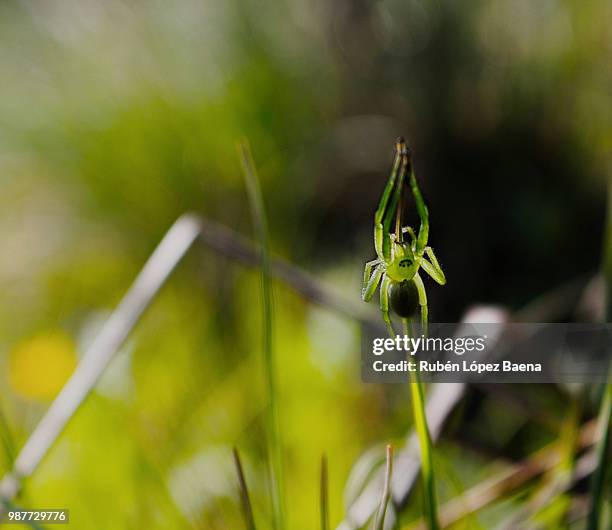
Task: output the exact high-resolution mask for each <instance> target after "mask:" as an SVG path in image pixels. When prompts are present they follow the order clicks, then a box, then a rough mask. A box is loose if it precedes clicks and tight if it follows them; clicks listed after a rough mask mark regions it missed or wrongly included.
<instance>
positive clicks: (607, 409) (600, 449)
mask: <svg viewBox="0 0 612 530" xmlns="http://www.w3.org/2000/svg"><path fill="white" fill-rule="evenodd" d="M611 416H612V384H607V385H606V387H605V394H604V398H603V400H602V403H601V409H600V413H599V432H600V433H601V438H600V440H599V442H598V444H597V468H596V470H595V473H594V474H593V477H592V479H591V511H590V513H589V521H588V525H587V529H588V530H601V528H602V527H601V518H602V512H603V507H604V503H605V502H606V501H605V497H606V495H605V485H606V474H607V472H608V468H609V465H610V459H609V458H608V451H609V448H610V418H611Z"/></svg>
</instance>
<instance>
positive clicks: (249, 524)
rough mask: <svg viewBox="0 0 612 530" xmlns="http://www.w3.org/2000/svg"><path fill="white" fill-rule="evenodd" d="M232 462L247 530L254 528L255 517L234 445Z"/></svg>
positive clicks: (253, 529)
mask: <svg viewBox="0 0 612 530" xmlns="http://www.w3.org/2000/svg"><path fill="white" fill-rule="evenodd" d="M233 454H234V464H235V465H236V473H237V474H238V485H239V486H240V502H241V504H242V515H243V517H244V524H245V526H246V528H247V530H256V527H255V517H254V516H253V507H252V505H251V499H250V497H249V489H248V487H247V483H246V478H245V477H244V470H243V469H242V462H241V461H240V455H239V454H238V449H236V448H235V447H234V451H233Z"/></svg>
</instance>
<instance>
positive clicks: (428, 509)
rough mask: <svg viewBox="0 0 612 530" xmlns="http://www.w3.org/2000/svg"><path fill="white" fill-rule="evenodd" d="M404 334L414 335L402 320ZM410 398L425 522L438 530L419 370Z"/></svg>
mask: <svg viewBox="0 0 612 530" xmlns="http://www.w3.org/2000/svg"><path fill="white" fill-rule="evenodd" d="M402 323H403V327H404V334H406V335H409V336H410V335H412V329H411V325H410V321H409V320H408V319H406V318H404V319H402ZM410 396H411V398H412V399H411V401H412V413H413V416H414V426H415V430H416V433H417V437H418V439H419V447H420V449H421V476H422V481H423V504H424V511H425V520H426V521H427V523H428V526H429V530H438V529H439V528H440V524H439V523H438V503H437V500H436V485H435V474H434V469H433V446H432V443H431V436H430V434H429V427H428V425H427V414H426V411H425V392H424V391H423V383H422V382H421V378H420V376H419V372H418V370H415V371H414V372H410Z"/></svg>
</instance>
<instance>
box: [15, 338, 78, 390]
mask: <svg viewBox="0 0 612 530" xmlns="http://www.w3.org/2000/svg"><path fill="white" fill-rule="evenodd" d="M75 366H76V348H75V344H74V342H73V341H72V339H71V338H70V337H69V336H68V335H66V334H64V333H60V332H53V333H47V334H45V335H39V336H36V337H33V338H30V339H27V340H24V341H22V342H20V343H18V344H17V345H16V346H15V347H14V348H13V350H12V351H11V354H10V357H9V381H10V384H11V386H12V388H13V390H14V391H15V392H16V393H17V394H19V395H20V396H22V397H24V398H26V399H30V400H39V401H50V400H51V399H53V398H54V397H55V396H56V395H57V393H58V392H59V391H60V389H61V388H62V386H63V385H64V383H65V382H66V380H67V379H68V377H70V374H71V373H72V371H73V370H74V367H75Z"/></svg>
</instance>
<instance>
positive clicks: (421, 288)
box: [413, 272, 428, 336]
mask: <svg viewBox="0 0 612 530" xmlns="http://www.w3.org/2000/svg"><path fill="white" fill-rule="evenodd" d="M413 281H414V283H415V285H416V288H417V292H418V293H419V305H420V306H421V327H422V328H423V334H424V335H425V336H427V331H428V329H427V324H428V314H427V293H426V292H425V285H423V280H422V279H421V276H420V275H419V273H418V272H417V273H416V274H415V275H414V278H413Z"/></svg>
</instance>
